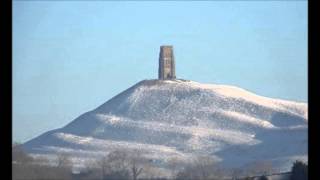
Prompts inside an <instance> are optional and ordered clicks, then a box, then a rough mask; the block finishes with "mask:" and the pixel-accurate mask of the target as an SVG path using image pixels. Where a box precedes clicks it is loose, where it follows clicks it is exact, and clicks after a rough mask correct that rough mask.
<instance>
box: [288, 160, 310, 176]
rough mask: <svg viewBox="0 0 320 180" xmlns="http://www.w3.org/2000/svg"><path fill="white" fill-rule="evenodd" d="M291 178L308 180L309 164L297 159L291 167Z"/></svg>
mask: <svg viewBox="0 0 320 180" xmlns="http://www.w3.org/2000/svg"><path fill="white" fill-rule="evenodd" d="M290 179H291V180H307V179H308V165H307V164H305V163H303V162H301V161H296V162H294V163H293V166H292V169H291V177H290Z"/></svg>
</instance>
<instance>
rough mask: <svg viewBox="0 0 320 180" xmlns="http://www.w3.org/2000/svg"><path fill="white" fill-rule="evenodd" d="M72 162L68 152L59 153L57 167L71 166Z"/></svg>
mask: <svg viewBox="0 0 320 180" xmlns="http://www.w3.org/2000/svg"><path fill="white" fill-rule="evenodd" d="M71 166H72V162H71V159H70V156H69V155H68V154H67V153H58V154H57V167H58V168H71Z"/></svg>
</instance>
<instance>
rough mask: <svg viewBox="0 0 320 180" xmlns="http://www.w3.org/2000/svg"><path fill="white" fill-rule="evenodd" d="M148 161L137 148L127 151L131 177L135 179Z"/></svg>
mask: <svg viewBox="0 0 320 180" xmlns="http://www.w3.org/2000/svg"><path fill="white" fill-rule="evenodd" d="M147 162H148V161H147V160H146V159H145V158H144V157H143V156H142V152H141V151H139V150H133V151H131V152H129V164H130V170H131V173H132V178H133V179H134V180H136V179H137V178H138V176H139V175H140V174H141V172H142V170H143V167H144V166H145V164H146V163H147Z"/></svg>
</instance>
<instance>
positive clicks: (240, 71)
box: [13, 1, 307, 142]
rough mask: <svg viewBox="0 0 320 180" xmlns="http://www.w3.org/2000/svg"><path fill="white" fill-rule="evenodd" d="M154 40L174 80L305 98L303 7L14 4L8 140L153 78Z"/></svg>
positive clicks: (33, 132)
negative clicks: (170, 58)
mask: <svg viewBox="0 0 320 180" xmlns="http://www.w3.org/2000/svg"><path fill="white" fill-rule="evenodd" d="M163 44H170V45H173V46H174V53H175V58H176V74H177V77H178V78H183V79H189V80H194V81H198V82H202V83H216V84H227V85H235V86H239V87H241V88H244V89H247V90H249V91H252V92H254V93H256V94H259V95H263V96H268V97H273V98H282V99H287V100H295V101H302V102H307V1H229V2H228V1H212V2H210V1H202V2H196V1H181V2H178V1H158V2H150V1H149V2H148V1H140V2H129V1H121V2H114V1H111V2H104V1H91V2H90V1H58V2H57V1H44V2H41V1H14V2H13V141H18V142H25V141H26V140H29V139H31V138H34V137H36V136H38V135H40V134H42V133H44V132H46V131H48V130H51V129H55V128H59V127H62V126H64V125H66V124H67V123H69V122H71V121H72V120H74V119H75V118H76V117H78V116H79V115H81V114H82V113H84V112H87V111H90V110H92V109H94V108H96V107H97V106H99V105H101V104H102V103H104V102H106V101H107V100H109V99H110V98H112V97H113V96H115V95H117V94H118V93H120V92H122V91H123V90H125V89H127V88H128V87H130V86H132V85H134V84H135V83H137V82H138V81H140V80H143V79H155V78H157V73H158V72H157V71H158V55H159V47H160V45H163Z"/></svg>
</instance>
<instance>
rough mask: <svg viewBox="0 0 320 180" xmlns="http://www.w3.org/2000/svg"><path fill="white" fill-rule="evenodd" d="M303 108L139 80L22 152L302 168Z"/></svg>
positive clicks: (234, 92) (233, 91)
mask: <svg viewBox="0 0 320 180" xmlns="http://www.w3.org/2000/svg"><path fill="white" fill-rule="evenodd" d="M307 111H308V107H307V104H306V103H298V102H292V101H285V100H279V99H271V98H266V97H262V96H258V95H255V94H253V93H250V92H248V91H246V90H244V89H241V88H237V87H233V86H225V85H213V84H201V83H197V82H193V81H186V80H167V81H160V80H144V81H141V82H139V83H137V84H136V85H134V86H132V87H131V88H129V89H127V90H126V91H124V92H122V93H120V94H119V95H117V96H115V97H114V98H112V99H110V100H109V101H107V102H106V103H104V104H102V105H101V106H99V107H98V108H96V109H94V110H92V111H89V112H87V113H84V114H83V115H81V116H79V117H78V118H76V119H75V120H74V121H72V122H71V123H70V124H68V125H66V126H65V127H63V128H61V129H56V130H52V131H49V132H47V133H44V134H43V135H41V136H39V137H37V138H35V139H32V140H31V141H29V142H27V143H25V144H24V148H25V149H26V150H27V151H28V152H30V153H33V154H51V153H54V152H57V151H58V152H59V151H63V152H67V153H70V154H72V155H73V156H75V157H81V159H84V158H92V157H99V156H102V155H106V153H107V152H109V151H112V150H114V149H117V148H125V149H140V150H142V151H144V152H145V153H144V154H145V156H147V157H149V158H152V159H155V160H158V161H159V162H164V163H165V162H166V160H167V159H168V158H171V157H178V158H180V159H181V160H186V161H187V160H188V159H190V157H192V156H197V155H210V156H212V157H213V158H214V159H215V160H216V162H219V163H220V165H222V166H225V167H241V166H245V165H247V164H250V163H254V162H256V161H270V162H272V165H273V167H275V168H280V170H283V171H285V170H288V169H289V168H290V166H291V165H292V161H294V160H296V159H302V160H307V156H308V154H307V151H308V149H307V146H308V136H307V130H308V119H307V116H308V114H307Z"/></svg>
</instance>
